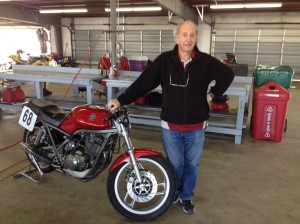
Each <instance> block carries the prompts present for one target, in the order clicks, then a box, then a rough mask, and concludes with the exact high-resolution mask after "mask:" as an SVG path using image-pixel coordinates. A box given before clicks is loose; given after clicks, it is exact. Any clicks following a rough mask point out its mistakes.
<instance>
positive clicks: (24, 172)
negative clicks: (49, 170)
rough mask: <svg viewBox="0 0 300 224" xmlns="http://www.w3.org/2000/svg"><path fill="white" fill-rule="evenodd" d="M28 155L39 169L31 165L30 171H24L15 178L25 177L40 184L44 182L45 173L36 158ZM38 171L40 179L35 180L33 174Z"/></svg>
mask: <svg viewBox="0 0 300 224" xmlns="http://www.w3.org/2000/svg"><path fill="white" fill-rule="evenodd" d="M28 155H29V157H30V159H31V160H32V161H33V163H34V165H35V166H36V167H37V168H35V167H33V166H32V165H31V164H30V166H29V169H28V170H27V171H23V172H20V173H18V174H16V175H14V178H19V177H22V176H24V177H26V178H28V179H29V180H31V181H33V182H34V183H37V184H39V183H41V182H42V179H43V174H44V173H43V171H42V170H41V168H40V166H39V164H38V163H37V162H36V160H35V158H34V156H32V155H30V154H28ZM36 170H37V171H38V172H39V179H35V178H33V177H32V176H31V174H32V173H34V172H35V171H36Z"/></svg>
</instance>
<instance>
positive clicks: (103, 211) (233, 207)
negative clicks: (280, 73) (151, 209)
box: [0, 82, 300, 224]
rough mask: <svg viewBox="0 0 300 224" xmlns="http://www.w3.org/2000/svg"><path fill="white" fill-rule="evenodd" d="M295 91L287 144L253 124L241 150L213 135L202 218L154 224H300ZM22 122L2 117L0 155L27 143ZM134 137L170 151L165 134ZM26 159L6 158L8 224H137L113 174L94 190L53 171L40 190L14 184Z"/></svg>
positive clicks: (181, 216) (174, 210) (2, 191)
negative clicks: (120, 208) (120, 204)
mask: <svg viewBox="0 0 300 224" xmlns="http://www.w3.org/2000/svg"><path fill="white" fill-rule="evenodd" d="M293 85H294V86H295V87H296V88H292V89H290V91H291V93H292V100H291V101H290V103H289V108H288V115H287V119H288V126H287V132H286V133H285V134H284V138H283V141H282V142H273V141H258V140H253V139H252V138H251V135H250V130H249V125H248V128H247V129H246V130H244V134H243V139H242V144H241V145H235V144H234V141H233V137H232V136H216V135H211V134H208V135H207V138H206V143H205V148H204V153H203V159H202V163H201V169H200V174H199V178H198V185H197V188H196V190H195V194H196V196H195V198H194V203H195V206H196V210H197V211H196V213H195V214H194V215H187V214H185V213H183V211H182V208H181V207H180V206H179V205H171V207H170V208H169V209H168V211H167V212H166V213H165V214H163V215H162V216H161V217H159V218H158V219H156V220H153V221H151V222H147V223H197V224H299V223H300V172H299V170H300V150H299V143H300V141H299V139H300V134H299V131H300V128H299V127H300V119H299V111H300V104H299V97H300V85H299V84H297V83H294V82H293ZM18 116H19V112H15V111H12V110H2V112H0V130H1V135H0V149H3V148H4V147H6V146H8V145H11V144H13V143H16V142H18V141H20V140H21V139H22V135H23V130H22V128H21V127H20V126H19V125H18V124H17V120H18ZM131 136H132V140H133V143H134V145H135V147H145V146H146V147H151V148H155V149H157V150H159V151H162V146H161V140H160V132H159V129H158V130H155V129H154V130H153V129H152V130H148V129H140V128H138V127H133V129H132V131H131ZM297 145H298V146H297ZM24 159H25V155H24V152H23V151H22V150H21V149H20V147H19V146H14V147H11V148H9V149H6V150H2V151H0V172H1V173H0V223H1V224H2V223H3V224H23V223H26V224H27V223H30V224H37V223H39V224H44V223H55V224H66V223H74V224H94V223H95V224H96V223H97V224H99V223H114V224H119V223H132V222H130V221H128V220H126V219H125V218H124V217H122V216H121V215H119V213H118V212H116V211H115V210H114V208H113V207H112V206H111V205H110V202H109V200H108V196H107V193H106V181H107V171H104V172H103V173H102V174H101V175H100V176H99V177H98V178H96V179H95V180H92V181H90V182H86V183H84V182H81V181H79V180H77V179H75V178H73V177H71V176H69V175H67V174H63V173H59V172H52V173H50V174H46V175H45V176H44V179H43V182H42V183H41V184H35V183H33V182H31V181H29V180H28V179H26V178H24V177H22V178H17V179H14V178H13V175H14V174H15V173H17V172H19V170H22V169H23V168H24V167H26V166H28V162H27V161H22V160H24ZM18 161H21V162H20V163H18V164H16V165H14V166H12V165H13V164H15V163H16V162H18ZM10 166H12V167H10Z"/></svg>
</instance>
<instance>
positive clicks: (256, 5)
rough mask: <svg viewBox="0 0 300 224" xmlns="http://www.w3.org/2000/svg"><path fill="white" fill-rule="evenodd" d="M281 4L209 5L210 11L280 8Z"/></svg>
mask: <svg viewBox="0 0 300 224" xmlns="http://www.w3.org/2000/svg"><path fill="white" fill-rule="evenodd" d="M280 7H282V3H281V2H278V3H256V4H249V3H248V4H216V5H210V8H211V9H243V8H248V9H250V8H252V9H253V8H280Z"/></svg>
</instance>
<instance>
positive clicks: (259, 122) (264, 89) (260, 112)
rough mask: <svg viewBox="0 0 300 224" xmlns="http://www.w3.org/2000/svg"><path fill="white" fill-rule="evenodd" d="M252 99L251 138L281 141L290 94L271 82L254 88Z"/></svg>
mask: <svg viewBox="0 0 300 224" xmlns="http://www.w3.org/2000/svg"><path fill="white" fill-rule="evenodd" d="M253 97H254V101H253V103H254V104H253V113H252V118H251V122H252V128H251V135H252V137H253V138H254V139H263V140H271V141H276V142H280V141H282V138H283V133H284V129H285V125H286V113H287V106H288V101H289V100H290V98H291V94H290V92H289V91H288V90H287V89H285V88H283V87H282V86H281V85H279V84H278V83H277V82H275V81H271V82H268V83H266V84H265V85H263V86H260V87H256V88H255V89H254V96H253Z"/></svg>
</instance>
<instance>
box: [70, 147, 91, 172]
mask: <svg viewBox="0 0 300 224" xmlns="http://www.w3.org/2000/svg"><path fill="white" fill-rule="evenodd" d="M89 165H90V155H89V154H87V153H85V152H84V150H82V149H76V150H74V151H73V152H70V153H69V154H68V155H67V156H66V161H65V166H66V168H68V169H70V170H75V171H84V170H86V169H87V168H88V167H89Z"/></svg>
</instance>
